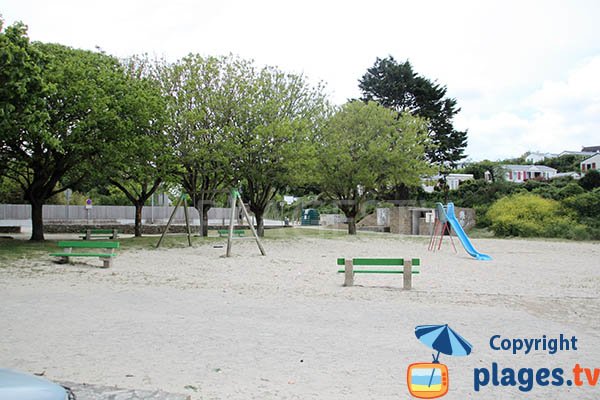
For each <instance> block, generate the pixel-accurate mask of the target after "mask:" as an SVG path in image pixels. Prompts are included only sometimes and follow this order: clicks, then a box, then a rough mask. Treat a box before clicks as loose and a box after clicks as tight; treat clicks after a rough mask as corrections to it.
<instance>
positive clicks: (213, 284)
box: [0, 234, 600, 400]
mask: <svg viewBox="0 0 600 400" xmlns="http://www.w3.org/2000/svg"><path fill="white" fill-rule="evenodd" d="M264 245H265V248H266V250H267V253H268V254H267V256H265V257H263V256H261V255H260V253H259V252H258V249H257V247H256V244H255V243H253V242H251V241H239V242H236V243H235V245H234V248H233V257H231V258H224V257H223V255H224V253H225V250H224V249H223V248H215V247H214V243H211V244H207V245H202V246H196V247H193V248H184V249H160V250H137V251H126V252H125V251H123V252H121V254H120V255H119V256H118V257H117V259H116V260H115V265H114V267H113V268H110V269H101V268H97V266H100V265H101V262H100V261H99V260H97V259H89V260H83V262H82V263H79V262H78V263H76V264H74V265H58V264H55V263H53V262H52V259H51V257H48V258H43V259H40V260H35V261H28V262H20V263H19V264H18V265H13V266H8V267H4V268H0V366H2V367H7V368H14V369H18V370H22V371H26V372H31V373H33V372H42V371H45V374H46V376H47V377H48V378H50V379H54V380H59V381H60V380H62V381H71V382H82V383H90V384H98V385H117V386H119V387H124V388H138V389H161V390H165V391H168V392H175V393H183V394H188V395H191V398H192V399H381V400H385V399H394V400H396V399H408V398H410V396H409V394H408V391H407V382H406V371H407V367H408V365H409V364H411V363H414V362H429V361H430V360H431V353H432V351H431V350H430V349H429V348H427V347H426V346H425V345H423V344H421V343H420V342H419V341H418V340H417V339H416V337H415V335H414V329H415V326H417V325H423V324H446V323H447V324H449V325H450V326H451V327H452V328H453V329H454V330H456V331H457V332H458V333H460V334H461V335H462V336H463V337H464V338H465V339H467V340H468V341H469V342H471V344H472V345H473V352H472V353H471V355H469V356H467V357H450V356H446V355H442V356H441V357H440V361H441V362H443V363H445V364H446V365H447V366H448V368H449V371H450V391H449V393H448V395H447V396H446V397H445V398H447V399H470V398H478V399H479V398H481V399H520V398H527V399H550V398H554V399H598V398H600V382H598V383H599V384H598V385H597V386H595V387H594V386H590V385H588V383H587V380H586V376H585V373H582V374H581V379H583V382H584V383H585V384H584V385H583V386H581V387H579V386H577V385H573V386H567V385H566V381H567V380H570V381H571V382H572V383H573V382H574V379H573V378H574V375H573V372H572V369H573V367H574V366H575V364H577V363H579V364H580V366H582V367H586V368H591V369H590V380H591V381H593V380H594V379H593V378H594V372H595V371H594V370H593V368H600V301H599V289H600V270H599V267H600V263H599V262H598V260H599V259H600V244H598V243H573V242H555V241H526V240H496V239H481V240H474V245H475V247H476V248H478V249H479V250H480V251H481V252H484V253H487V254H490V255H491V256H492V257H493V261H488V262H483V261H476V260H474V259H472V258H471V257H469V256H468V255H467V254H466V253H465V252H464V251H463V249H462V248H460V247H459V249H458V250H459V251H458V253H457V254H455V253H454V252H453V251H452V248H451V246H450V245H449V243H448V242H445V243H444V244H443V246H442V249H441V250H440V251H438V252H435V253H432V252H428V251H427V238H414V237H401V236H390V235H378V234H371V235H366V234H365V235H359V236H358V237H353V238H344V239H325V238H310V239H297V240H285V239H279V240H268V241H265V243H264ZM369 256H380V257H381V256H384V257H420V258H421V259H422V273H421V274H420V275H416V276H415V277H414V281H413V285H414V288H413V290H411V291H406V290H403V289H402V276H401V275H368V276H367V275H357V276H356V284H357V286H354V287H343V286H342V283H343V276H342V274H337V273H336V270H337V266H336V263H335V260H336V258H337V257H369ZM78 261H81V259H79V260H78ZM561 334H563V335H564V336H565V337H567V338H569V339H570V338H571V337H573V336H576V338H577V350H574V349H571V350H568V351H567V350H563V351H558V352H557V353H556V354H553V355H550V354H548V351H543V350H541V349H540V350H538V351H532V352H531V353H530V354H527V355H525V354H523V353H522V352H520V353H518V354H516V355H513V354H512V352H510V351H502V350H492V349H491V347H490V338H491V337H493V336H494V335H500V336H501V338H508V339H513V338H540V339H541V338H543V337H544V335H546V338H558V337H559V336H560V335H561ZM493 363H497V365H498V368H499V371H502V369H504V368H512V369H513V370H514V371H515V374H518V371H519V369H521V368H532V369H533V371H534V373H535V371H537V370H539V369H541V368H549V369H556V368H562V369H563V370H564V380H565V384H564V385H562V386H555V385H553V384H549V385H547V386H542V385H541V384H537V383H536V384H534V385H533V387H532V388H531V391H529V392H527V393H525V392H523V391H521V390H520V389H519V384H520V382H519V381H518V380H517V381H516V385H513V386H502V384H499V385H498V386H494V385H493V384H492V383H491V382H490V383H489V384H488V385H487V386H484V387H481V388H480V391H479V392H475V390H474V381H475V379H476V378H478V377H479V378H481V377H482V374H483V372H481V370H482V369H483V368H487V369H489V370H491V368H492V364H493ZM504 372H506V371H504ZM509 372H510V371H509ZM599 372H600V371H599ZM506 373H508V372H506ZM499 374H501V372H499ZM542 374H543V373H542ZM515 376H517V375H515ZM527 376H528V375H527V371H526V370H525V372H522V373H521V378H522V379H523V383H525V382H526V381H527ZM501 377H502V375H500V376H499V378H501ZM542 378H543V376H542ZM596 378H597V375H596ZM515 379H518V376H517V378H515ZM543 381H544V379H542V383H543ZM507 382H508V383H506V384H509V383H510V380H509V381H507ZM521 387H522V388H526V387H527V385H526V384H524V385H521Z"/></svg>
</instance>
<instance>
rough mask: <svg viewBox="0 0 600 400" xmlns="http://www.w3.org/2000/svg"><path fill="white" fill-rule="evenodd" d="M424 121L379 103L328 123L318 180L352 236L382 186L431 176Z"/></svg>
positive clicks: (359, 105)
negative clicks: (367, 202) (363, 207)
mask: <svg viewBox="0 0 600 400" xmlns="http://www.w3.org/2000/svg"><path fill="white" fill-rule="evenodd" d="M425 143H426V129H425V125H424V123H423V120H421V119H420V118H417V117H411V116H409V115H406V114H405V115H403V116H402V117H401V118H398V117H397V114H396V112H394V111H392V110H389V109H387V108H385V107H382V106H380V105H378V104H377V103H375V102H369V103H363V102H359V101H354V102H350V103H347V104H345V105H344V106H342V107H341V108H340V109H339V110H338V112H337V113H336V114H334V115H333V116H332V117H331V118H330V119H329V121H328V122H327V124H326V125H325V127H324V129H323V132H322V137H321V143H320V147H319V151H318V153H317V160H318V167H317V171H316V172H317V173H316V174H315V176H316V177H318V179H319V184H320V186H321V189H322V191H323V195H324V197H325V198H327V199H330V200H334V201H336V202H338V204H339V207H340V209H341V210H342V211H343V212H344V214H345V215H346V217H348V218H349V221H350V223H349V225H348V229H349V233H351V234H353V233H355V230H354V229H353V223H352V222H353V220H354V218H356V216H357V215H358V213H359V211H360V209H361V205H362V203H363V202H364V201H365V200H366V199H367V198H368V197H369V196H370V195H372V194H373V192H374V191H375V190H376V189H377V188H378V187H380V186H386V185H397V184H400V183H404V184H408V185H414V184H415V183H416V182H418V180H419V177H420V175H421V174H422V173H424V172H427V170H428V167H427V163H426V162H425V160H424V151H423V150H424V145H425Z"/></svg>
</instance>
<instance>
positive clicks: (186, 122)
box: [161, 54, 247, 236]
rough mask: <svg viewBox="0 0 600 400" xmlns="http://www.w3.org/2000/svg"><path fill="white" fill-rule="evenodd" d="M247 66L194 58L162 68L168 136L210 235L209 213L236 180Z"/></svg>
mask: <svg viewBox="0 0 600 400" xmlns="http://www.w3.org/2000/svg"><path fill="white" fill-rule="evenodd" d="M246 64H247V62H246V61H244V60H240V59H237V58H235V57H202V56H200V55H194V54H190V55H188V56H187V57H184V58H183V59H182V60H180V61H178V62H176V63H175V64H172V65H164V67H163V69H162V75H161V76H162V78H161V79H162V82H163V90H164V93H165V95H166V97H167V104H168V114H169V119H170V120H169V123H168V132H169V137H170V138H171V140H172V143H171V147H172V149H173V151H174V154H175V156H176V158H177V159H178V163H179V166H180V167H179V170H178V171H179V172H178V175H179V178H180V184H181V185H182V187H183V189H184V190H185V191H186V192H187V193H188V194H189V195H190V197H191V199H192V202H193V204H194V207H195V208H196V209H197V210H198V212H199V214H200V216H201V226H202V229H201V230H202V232H201V233H202V235H203V236H207V235H208V211H209V209H210V208H211V207H212V206H213V205H214V203H215V199H216V197H217V196H219V195H220V194H222V193H223V192H227V191H228V190H229V189H230V188H231V185H232V184H233V182H234V162H235V160H236V158H237V155H238V154H239V151H238V149H239V148H238V147H236V146H235V143H234V137H235V135H236V133H237V132H238V131H239V127H238V125H237V121H236V119H235V117H236V116H237V115H238V114H239V109H240V106H241V104H242V103H243V102H244V101H246V99H245V98H244V96H243V94H242V89H241V86H242V82H243V80H244V79H245V78H244V70H245V68H246Z"/></svg>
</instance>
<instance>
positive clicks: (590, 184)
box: [579, 170, 600, 190]
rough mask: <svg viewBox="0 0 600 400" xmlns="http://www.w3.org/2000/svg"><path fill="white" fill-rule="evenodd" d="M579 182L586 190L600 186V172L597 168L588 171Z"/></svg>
mask: <svg viewBox="0 0 600 400" xmlns="http://www.w3.org/2000/svg"><path fill="white" fill-rule="evenodd" d="M579 184H580V185H581V187H582V188H584V189H585V190H593V189H596V188H600V172H598V171H596V170H591V171H588V172H587V173H586V174H585V175H584V176H583V178H581V179H580V180H579Z"/></svg>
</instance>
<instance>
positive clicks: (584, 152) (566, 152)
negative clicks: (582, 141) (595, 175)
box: [558, 147, 596, 157]
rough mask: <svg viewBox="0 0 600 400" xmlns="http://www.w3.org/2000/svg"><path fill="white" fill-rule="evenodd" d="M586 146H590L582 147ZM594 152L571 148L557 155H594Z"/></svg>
mask: <svg viewBox="0 0 600 400" xmlns="http://www.w3.org/2000/svg"><path fill="white" fill-rule="evenodd" d="M586 148H590V147H584V149H586ZM595 153H596V152H595V151H583V150H582V151H571V150H565V151H563V152H561V153H560V154H559V155H558V156H559V157H562V156H592V155H594V154H595Z"/></svg>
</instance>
